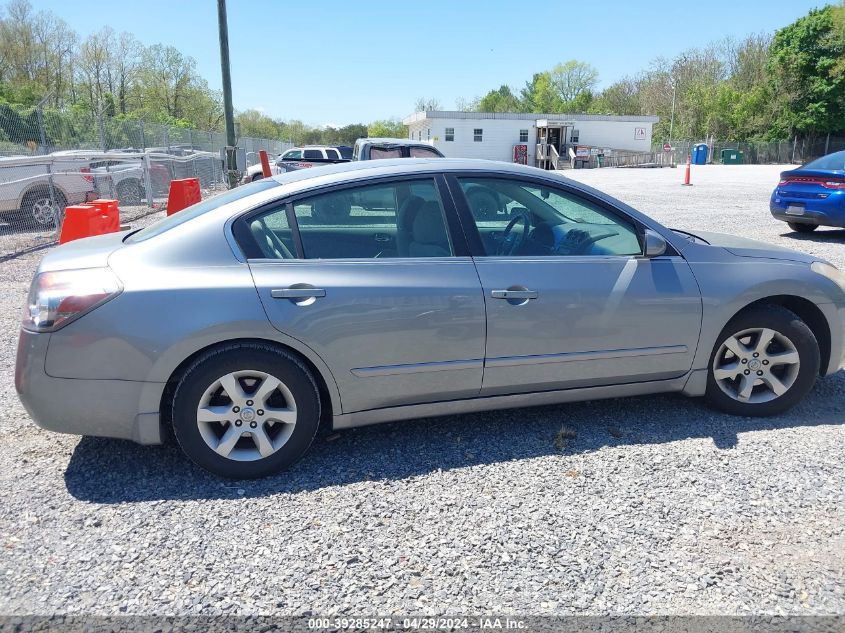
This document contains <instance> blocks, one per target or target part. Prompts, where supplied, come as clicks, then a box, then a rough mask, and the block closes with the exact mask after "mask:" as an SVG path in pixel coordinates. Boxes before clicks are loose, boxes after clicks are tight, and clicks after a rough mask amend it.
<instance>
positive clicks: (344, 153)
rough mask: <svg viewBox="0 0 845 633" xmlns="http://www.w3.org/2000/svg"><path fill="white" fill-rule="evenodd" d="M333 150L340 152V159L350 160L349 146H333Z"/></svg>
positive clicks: (350, 150) (350, 149)
mask: <svg viewBox="0 0 845 633" xmlns="http://www.w3.org/2000/svg"><path fill="white" fill-rule="evenodd" d="M335 149H336V150H337V151H339V152H340V157H341V158H345V159H346V160H352V147H350V146H349V145H335Z"/></svg>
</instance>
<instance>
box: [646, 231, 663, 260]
mask: <svg viewBox="0 0 845 633" xmlns="http://www.w3.org/2000/svg"><path fill="white" fill-rule="evenodd" d="M667 248H668V244H666V240H665V239H664V238H663V236H662V235H660V234H659V233H656V232H655V231H652V230H651V229H646V230H645V256H646V257H660V256H661V255H663V254H664V253H665V252H666V249H667Z"/></svg>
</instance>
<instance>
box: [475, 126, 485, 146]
mask: <svg viewBox="0 0 845 633" xmlns="http://www.w3.org/2000/svg"><path fill="white" fill-rule="evenodd" d="M483 134H484V130H482V129H481V128H480V127H477V128H475V129H474V130H473V131H472V140H473V141H475V142H476V143H480V142H481V137H482V135H483Z"/></svg>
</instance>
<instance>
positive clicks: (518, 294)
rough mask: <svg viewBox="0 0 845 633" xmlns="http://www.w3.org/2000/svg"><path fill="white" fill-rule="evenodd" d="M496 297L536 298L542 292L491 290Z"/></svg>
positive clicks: (492, 295)
mask: <svg viewBox="0 0 845 633" xmlns="http://www.w3.org/2000/svg"><path fill="white" fill-rule="evenodd" d="M490 296H491V297H493V298H494V299H536V298H537V297H539V296H540V293H539V292H537V291H536V290H491V291H490Z"/></svg>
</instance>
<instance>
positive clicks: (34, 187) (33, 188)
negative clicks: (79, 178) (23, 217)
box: [18, 182, 69, 209]
mask: <svg viewBox="0 0 845 633" xmlns="http://www.w3.org/2000/svg"><path fill="white" fill-rule="evenodd" d="M53 189H54V190H55V191H57V192H58V193H60V194H61V195H62V197H63V198H64V199H65V202H67V201H68V200H69V197H68V192H67V191H65V190H64V189H63V188H62V186H61V185H57V184H55V183H53ZM37 191H45V192H47V194H49V193H50V185H49V183H44V182H35V183H33V184H31V185H30V186H29V187H27V188H26V189H24V190H23V191H22V192H21V197H20V199H19V200H18V208H19V209H20V208H21V207H22V206H23V201H24V200H26V197H27V196H29V195H31V194H33V193H35V192H37Z"/></svg>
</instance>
